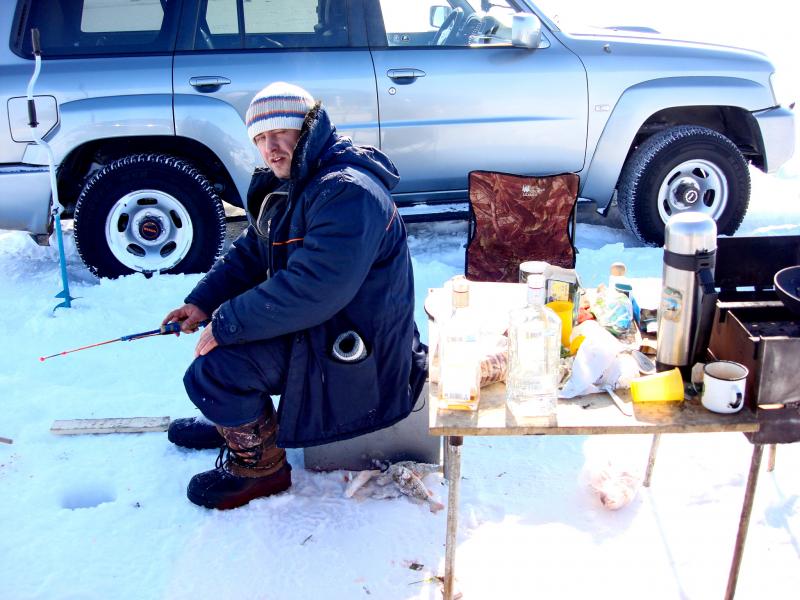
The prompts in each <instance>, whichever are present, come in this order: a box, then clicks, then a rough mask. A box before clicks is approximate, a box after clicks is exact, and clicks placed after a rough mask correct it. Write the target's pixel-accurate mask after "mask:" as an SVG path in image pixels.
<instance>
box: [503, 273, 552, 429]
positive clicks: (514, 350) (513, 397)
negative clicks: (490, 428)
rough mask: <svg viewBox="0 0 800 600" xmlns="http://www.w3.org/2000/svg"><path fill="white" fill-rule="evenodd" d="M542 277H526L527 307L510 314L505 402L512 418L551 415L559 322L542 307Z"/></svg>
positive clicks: (550, 310) (543, 297) (543, 295)
mask: <svg viewBox="0 0 800 600" xmlns="http://www.w3.org/2000/svg"><path fill="white" fill-rule="evenodd" d="M544 284H545V281H544V277H543V276H542V275H536V274H534V275H531V276H529V277H528V305H527V306H525V307H524V308H519V309H516V310H513V311H511V314H510V321H511V322H510V326H509V329H508V375H507V376H506V402H507V403H508V406H509V408H510V409H511V411H512V412H513V413H514V414H515V415H516V416H523V417H538V416H547V415H550V414H552V413H554V412H555V408H556V397H557V393H558V366H559V361H560V359H561V319H559V318H558V315H556V313H555V312H554V311H553V310H552V309H550V308H548V307H547V306H545V305H544V301H545V289H544Z"/></svg>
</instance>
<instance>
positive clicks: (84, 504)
mask: <svg viewBox="0 0 800 600" xmlns="http://www.w3.org/2000/svg"><path fill="white" fill-rule="evenodd" d="M116 499H117V495H116V493H115V492H114V491H113V490H112V489H110V488H109V487H106V486H104V485H102V484H97V483H95V484H86V483H84V484H81V485H75V486H74V487H73V488H71V489H68V490H64V492H62V494H61V508H69V509H70V510H72V509H76V508H94V507H95V506H99V505H101V504H105V503H106V502H114V500H116Z"/></svg>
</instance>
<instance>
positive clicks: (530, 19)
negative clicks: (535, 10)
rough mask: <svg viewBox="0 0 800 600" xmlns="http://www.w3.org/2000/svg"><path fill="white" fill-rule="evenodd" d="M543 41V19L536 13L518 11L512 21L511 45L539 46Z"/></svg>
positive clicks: (522, 46) (519, 46)
mask: <svg viewBox="0 0 800 600" xmlns="http://www.w3.org/2000/svg"><path fill="white" fill-rule="evenodd" d="M541 41H542V21H541V19H539V17H537V16H536V15H534V14H530V13H517V14H515V15H514V16H513V17H512V21H511V45H512V46H515V47H518V48H538V47H539V44H540V43H541Z"/></svg>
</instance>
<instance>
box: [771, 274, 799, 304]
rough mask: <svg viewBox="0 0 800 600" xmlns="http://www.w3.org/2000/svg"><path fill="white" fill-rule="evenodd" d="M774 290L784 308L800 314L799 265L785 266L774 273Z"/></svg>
mask: <svg viewBox="0 0 800 600" xmlns="http://www.w3.org/2000/svg"><path fill="white" fill-rule="evenodd" d="M775 291H776V292H777V294H778V297H779V298H780V299H781V300H782V301H783V304H784V305H785V306H786V308H788V309H789V310H791V311H792V312H793V313H795V314H796V315H800V266H795V267H786V268H785V269H781V270H780V271H778V272H777V273H775Z"/></svg>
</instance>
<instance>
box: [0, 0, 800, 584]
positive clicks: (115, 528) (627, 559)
mask: <svg viewBox="0 0 800 600" xmlns="http://www.w3.org/2000/svg"><path fill="white" fill-rule="evenodd" d="M678 5H679V7H683V9H685V10H684V11H680V10H679V11H677V13H676V16H675V17H674V19H675V21H674V23H675V24H677V23H678V16H680V15H683V16H684V17H686V19H687V21H691V18H690V17H689V16H687V15H688V14H689V13H688V12H687V11H688V7H689V6H690V4H689V3H688V2H678ZM714 5H715V6H717V7H718V8H720V7H723V6H725V5H724V4H723V3H714ZM631 6H632V4H631V5H628V4H625V3H617V4H614V5H613V6H612V8H614V7H616V8H617V10H619V11H620V14H623V11H622V9H624V8H626V7H627V8H630V7H631ZM637 6H644V5H637ZM703 7H704V8H703V9H702V10H703V14H706V13H707V12H708V9H707V8H705V5H703ZM698 10H700V8H699V5H698ZM726 10H730V9H726ZM751 12H752V14H751V15H750V17H751V18H749V19H746V16H742V15H738V16H737V15H733V17H735V18H734V20H733V25H730V26H729V27H728V29H727V30H726V31H727V32H730V31H739V30H741V31H748V30H747V29H745V28H744V26H743V25H742V23H745V21H747V22H749V23H750V27H752V29H750V30H749V31H753V32H758V36H748V37H747V39H746V40H744V41H745V42H747V44H746V45H750V46H753V45H756V46H757V43H758V42H759V40H763V42H764V44H765V46H767V45H770V47H772V46H775V45H776V44H782V43H784V42H785V43H786V44H787V46H786V47H787V48H788V47H789V45H788V44H789V42H788V41H785V40H782V39H776V36H774V35H771V33H770V32H771V31H772V30H768V29H766V28H767V23H768V24H769V25H770V26H771V25H775V26H776V27H778V28H780V27H787V26H788V25H787V23H788V22H789V21H791V19H787V18H785V17H786V15H784V18H783V19H782V22H783V24H780V23H778V21H781V19H775V18H774V17H772V18H771V19H770V20H769V21H767V20H766V17H763V18H764V19H765V21H764V28H761V29H759V28H758V26H759V25H760V23H758V22H756V21H755V20H754V19H753V18H752V17H753V16H754V15H755V16H756V17H760V14H756V13H760V12H763V9H762V10H761V11H751ZM711 14H713V13H709V15H711ZM606 16H609V15H606ZM662 18H663V17H662ZM645 20H646V19H645ZM617 22H620V21H617ZM649 22H651V23H652V22H653V19H652V18H651V19H650V20H649ZM730 22H731V21H730V20H729V19H728V20H726V23H730ZM737 24H738V25H737ZM737 27H739V28H740V29H736V28H737ZM778 31H780V29H779V30H778ZM759 36H760V37H759ZM778 37H779V36H778ZM791 46H792V48H794V47H796V42H795V41H794V40H792V41H791ZM776 58H780V60H779V61H778V60H776V62H782V63H783V64H785V65H793V69H794V70H793V71H791V74H793V76H794V77H796V76H797V73H798V72H800V71H798V69H797V62H796V60H797V59H796V51H794V50H793V54H792V55H791V56H789V55H787V54H781V55H780V57H776ZM798 164H799V159H798V158H795V159H794V160H793V161H792V163H790V164H789V165H787V166H786V167H784V169H783V170H782V171H781V172H780V173H778V174H775V175H770V176H766V175H763V174H761V173H759V172H756V171H753V172H752V175H753V189H754V193H753V200H752V203H751V209H750V211H749V213H748V216H747V218H746V220H745V222H744V224H743V226H742V228H741V230H740V232H739V234H740V235H778V234H800V168H798ZM410 231H411V240H410V242H411V246H412V252H413V255H414V267H415V273H416V287H417V305H418V310H417V321H418V322H419V323H420V324H424V322H425V318H424V315H423V313H422V309H421V305H422V300H423V299H424V296H425V293H426V290H427V289H428V288H429V287H435V286H439V285H441V283H442V282H443V281H444V280H445V279H447V278H448V277H450V276H451V275H453V274H455V273H458V272H460V271H461V270H462V269H463V260H464V249H463V245H464V242H465V239H466V235H465V228H464V226H463V224H459V223H441V224H435V225H416V226H412V227H410ZM577 241H578V246H579V248H580V253H579V256H578V271H579V272H580V274H581V276H582V279H583V282H584V284H585V285H589V286H591V285H596V284H597V283H600V282H601V281H603V280H605V279H606V277H607V273H608V267H609V265H610V264H611V263H612V262H615V261H618V260H622V261H624V262H625V263H626V264H627V265H628V268H629V273H630V274H631V275H633V276H639V277H658V276H660V273H661V251H660V250H659V249H654V248H642V247H640V246H639V245H638V244H636V243H635V241H634V240H633V239H632V238H631V237H630V236H629V235H628V234H626V233H625V232H624V231H621V230H619V229H612V228H608V227H602V226H596V225H584V224H580V225H579V226H578V231H577ZM66 242H67V247H68V260H69V269H68V270H69V275H70V280H71V285H72V291H73V295H74V296H77V297H78V298H77V300H75V302H74V306H73V308H72V309H69V310H61V309H60V310H58V311H56V312H55V313H54V312H53V306H54V305H55V303H56V300H55V299H54V298H53V294H55V293H56V292H57V291H58V290H59V289H60V282H59V277H58V263H57V255H56V252H55V249H54V248H49V249H48V248H40V247H37V246H35V245H34V244H33V243H32V242H31V241H30V240H29V239H28V238H27V237H26V236H25V235H23V234H20V233H13V232H0V282H2V285H0V307H1V308H2V311H0V331H2V335H1V336H0V340H1V341H2V351H1V353H0V389H2V396H0V436H3V437H7V438H12V439H13V441H14V443H13V444H12V445H6V444H0V597H3V598H9V599H13V600H18V599H19V600H22V599H26V600H27V599H46V600H51V599H59V600H67V599H69V600H88V599H98V600H100V599H102V600H106V599H108V598H115V599H130V600H150V599H167V598H168V599H179V598H187V599H192V600H200V599H220V598H237V599H270V600H272V599H275V600H295V599H305V598H323V597H324V598H331V599H342V600H350V599H354V598H366V597H371V598H379V599H387V600H395V599H436V598H440V597H441V593H440V585H439V584H438V583H437V582H436V580H435V576H437V575H442V574H443V571H444V539H445V511H441V512H438V513H436V514H434V513H431V512H429V511H428V509H427V508H426V507H425V506H421V505H417V504H413V503H411V502H410V501H408V500H407V499H405V498H398V499H394V500H370V499H368V500H363V501H358V500H354V499H348V498H345V497H344V496H343V491H344V488H345V481H344V478H345V475H346V474H345V473H344V472H342V471H336V472H331V473H313V472H308V471H305V470H304V469H303V457H302V451H298V450H292V451H290V452H289V460H290V462H291V463H292V465H293V466H294V471H293V479H294V485H293V486H292V488H291V490H290V491H288V492H287V493H284V494H281V495H279V496H277V497H272V498H267V499H262V500H257V501H254V502H252V503H251V504H249V505H248V506H246V507H243V508H240V509H237V510H234V511H228V512H215V511H208V510H205V509H201V508H198V507H196V506H194V505H193V504H191V503H190V502H189V501H188V500H187V499H186V497H185V487H186V483H187V482H188V480H189V478H190V477H191V476H192V475H193V474H195V473H197V472H199V471H202V470H206V469H208V468H211V467H212V466H213V462H214V459H215V457H216V452H214V451H204V452H191V451H185V450H182V449H179V448H176V447H174V446H172V445H171V444H169V443H168V441H167V439H166V436H165V435H164V434H158V433H148V434H133V435H110V436H108V435H107V436H74V437H58V436H54V435H53V434H51V433H50V432H49V428H50V426H51V424H52V422H53V421H54V420H56V419H70V418H93V417H97V418H99V417H121V416H158V415H169V416H171V417H173V418H175V417H179V416H186V415H190V414H195V413H194V409H193V407H192V406H191V404H190V403H189V401H188V400H187V399H186V397H185V393H184V391H183V388H182V384H181V377H182V373H183V371H184V369H185V368H186V366H187V365H188V364H189V362H190V361H191V358H192V350H193V346H194V343H195V341H196V337H192V336H181V337H180V338H174V337H171V336H169V337H158V338H152V339H147V340H141V341H136V342H120V343H117V344H112V345H108V346H104V347H101V348H95V349H92V350H87V351H84V352H80V353H76V354H72V355H69V356H64V357H58V358H54V359H51V360H48V361H46V362H44V363H42V362H40V361H39V360H38V358H39V357H40V356H42V355H47V354H52V353H55V352H59V351H61V350H64V349H68V348H73V347H77V346H82V345H85V344H89V343H93V342H97V341H101V340H106V339H110V338H116V337H119V336H121V335H123V334H128V333H133V332H137V331H143V330H148V329H152V328H154V327H157V326H158V324H159V323H160V321H161V318H162V317H163V315H164V314H166V312H167V311H168V310H169V309H171V308H173V307H174V306H177V305H178V304H179V303H180V302H181V299H182V298H183V296H184V295H185V294H186V292H187V291H188V290H189V289H191V287H192V286H193V285H194V283H195V282H196V281H197V280H198V277H197V276H160V277H154V278H152V279H150V280H146V279H144V278H142V277H139V276H133V277H126V278H122V279H119V280H116V281H108V280H104V281H97V280H95V279H94V278H93V277H92V276H90V275H89V273H88V272H87V271H86V270H85V269H84V267H83V266H82V265H81V263H80V261H79V259H78V257H77V254H76V252H75V250H74V244H73V242H72V238H71V235H70V232H69V231H68V232H67V239H66ZM649 443H650V438H649V437H647V436H605V437H592V438H589V437H528V438H467V439H466V440H465V444H464V455H463V456H464V458H463V465H462V475H463V478H464V480H463V484H462V487H461V503H460V516H461V524H460V528H459V533H458V554H457V589H459V590H461V591H462V592H463V594H464V598H466V599H475V598H480V599H483V598H528V597H537V598H586V597H599V598H612V597H613V598H630V599H636V600H639V599H641V598H649V599H661V598H663V599H676V598H692V599H700V600H704V599H706V598H718V597H721V596H722V594H723V590H724V587H725V584H726V580H727V574H728V568H729V564H730V559H731V555H732V552H733V542H734V538H735V533H736V528H737V524H738V517H739V513H740V510H741V503H742V497H743V493H744V484H745V481H746V479H747V472H748V468H749V458H750V454H751V450H752V446H751V445H750V444H749V443H748V442H747V440H746V439H745V438H744V436H742V435H741V434H693V435H668V436H664V437H663V438H662V441H661V447H660V450H659V456H658V461H657V464H656V469H655V473H654V478H653V484H652V486H651V487H650V488H649V489H641V490H640V492H639V494H638V495H637V497H636V498H635V500H634V501H633V502H632V503H631V504H629V505H628V506H626V507H624V508H623V509H621V510H619V511H616V512H611V511H608V510H606V509H605V508H603V507H602V506H601V504H600V502H599V501H598V499H597V497H596V495H595V494H593V493H592V492H591V490H590V489H589V486H588V485H587V481H586V470H587V466H591V465H593V464H597V463H602V462H604V461H606V460H610V461H611V462H612V463H613V464H614V465H617V466H618V467H626V468H629V469H633V470H635V471H636V472H637V473H642V472H643V471H644V467H645V463H646V459H647V452H648V449H649ZM799 470H800V446H799V445H789V446H782V447H780V448H779V450H778V454H777V466H776V469H775V470H774V471H773V472H771V473H767V472H762V473H761V480H760V483H759V487H758V493H757V495H756V498H755V505H754V510H753V516H752V520H751V523H750V529H749V535H748V539H747V549H746V552H745V555H744V562H743V565H742V572H741V576H740V580H739V587H738V594H737V598H742V599H754V600H756V599H758V600H760V599H761V598H770V599H771V600H781V599H787V600H788V599H793V598H796V597H797V594H798V592H797V590H798V589H800V568H798V565H799V564H800V503H799V502H798V498H800V479H798V478H797V472H798V471H799ZM426 482H427V483H428V485H429V487H430V488H431V489H433V490H434V493H435V495H436V497H437V498H438V499H439V500H441V501H446V498H447V487H446V485H445V484H444V483H443V481H442V478H441V476H440V475H437V474H434V475H429V476H428V477H427V479H426ZM412 567H413V568H412Z"/></svg>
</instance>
